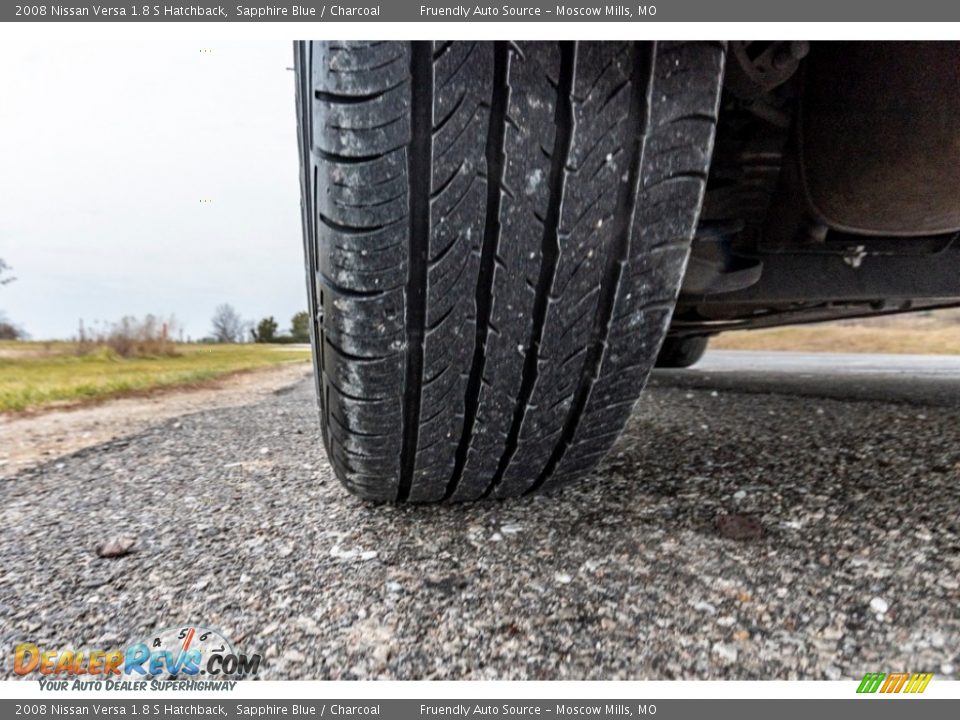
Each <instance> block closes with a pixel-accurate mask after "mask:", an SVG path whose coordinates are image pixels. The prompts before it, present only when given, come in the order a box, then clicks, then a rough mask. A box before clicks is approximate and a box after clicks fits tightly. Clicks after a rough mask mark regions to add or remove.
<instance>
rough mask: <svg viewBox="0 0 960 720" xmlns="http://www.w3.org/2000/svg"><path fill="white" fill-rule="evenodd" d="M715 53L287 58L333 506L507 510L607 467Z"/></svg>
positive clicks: (680, 214) (688, 171) (694, 153)
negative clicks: (515, 500) (516, 499)
mask: <svg viewBox="0 0 960 720" xmlns="http://www.w3.org/2000/svg"><path fill="white" fill-rule="evenodd" d="M723 50H724V49H723V46H722V45H719V44H710V43H624V42H590V43H587V42H584V43H576V42H563V43H552V42H516V43H514V42H475V43H468V42H463V43H461V42H453V43H432V42H413V43H407V42H372V43H359V42H340V41H331V42H311V43H298V44H297V45H296V47H295V56H296V57H295V59H296V70H297V87H298V97H299V102H298V116H299V124H300V143H301V163H302V189H303V207H304V236H305V246H306V258H307V275H308V288H309V299H310V305H311V310H312V313H313V319H314V323H315V328H314V334H313V344H314V357H315V363H316V370H317V373H316V375H317V381H318V393H319V398H320V407H321V422H322V429H323V438H324V444H325V446H326V450H327V454H328V456H329V458H330V461H331V464H332V465H333V468H334V470H335V472H336V474H337V476H338V477H339V478H340V480H341V481H342V482H343V483H344V485H346V487H347V488H348V489H349V490H351V491H352V492H354V493H356V494H358V495H360V496H362V497H364V498H368V499H372V500H385V501H401V502H403V501H410V502H433V501H440V500H445V499H450V500H470V499H476V498H481V497H486V496H493V497H506V496H512V495H519V494H523V493H528V492H532V491H537V490H542V489H548V488H553V487H555V486H558V485H560V484H562V483H564V482H567V481H569V480H571V479H573V478H576V477H577V476H580V475H582V474H583V473H584V472H586V471H587V470H589V469H590V468H591V467H593V466H594V465H595V464H596V463H597V462H598V461H599V460H600V458H601V457H602V456H603V455H604V454H605V453H606V452H607V450H608V449H609V447H610V446H611V444H612V443H613V441H614V440H615V439H616V437H617V435H618V434H619V432H620V430H621V429H622V427H623V425H624V423H625V422H626V420H627V418H628V416H629V414H630V411H631V408H632V407H633V404H634V401H635V400H636V399H637V397H638V395H639V393H640V390H641V388H642V386H643V384H644V382H645V380H646V377H647V375H648V373H649V371H650V369H651V367H652V366H653V363H654V360H655V357H656V352H657V348H658V347H659V346H660V341H661V339H662V337H663V334H664V332H665V329H666V327H667V325H668V323H669V320H670V315H671V313H672V310H673V306H674V304H675V300H676V295H677V291H678V287H679V283H680V280H681V276H682V273H683V269H684V264H685V262H686V259H687V255H688V251H689V245H690V240H691V237H692V234H693V231H694V228H695V225H696V221H697V216H698V212H699V209H700V204H701V201H702V198H703V192H704V183H705V178H706V173H707V169H708V165H709V159H710V154H711V150H712V146H713V134H714V126H715V121H716V113H717V106H718V102H719V90H720V84H721V76H722V68H723Z"/></svg>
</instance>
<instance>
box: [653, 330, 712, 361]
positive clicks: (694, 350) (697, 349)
mask: <svg viewBox="0 0 960 720" xmlns="http://www.w3.org/2000/svg"><path fill="white" fill-rule="evenodd" d="M708 341H709V338H708V337H707V336H706V335H698V336H693V337H668V338H667V339H666V340H664V341H663V347H661V348H660V354H659V355H657V367H658V368H688V367H690V366H691V365H696V364H697V363H698V362H700V358H702V357H703V353H704V352H706V350H707V342H708Z"/></svg>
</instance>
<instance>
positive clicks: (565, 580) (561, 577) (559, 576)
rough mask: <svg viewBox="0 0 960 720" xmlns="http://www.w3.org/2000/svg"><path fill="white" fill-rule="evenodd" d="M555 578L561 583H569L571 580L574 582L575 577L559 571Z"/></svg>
mask: <svg viewBox="0 0 960 720" xmlns="http://www.w3.org/2000/svg"><path fill="white" fill-rule="evenodd" d="M553 579H554V580H556V581H557V582H558V583H560V584H561V585H569V584H570V583H571V582H573V578H572V577H570V576H569V575H567V573H557V574H556V575H554V576H553Z"/></svg>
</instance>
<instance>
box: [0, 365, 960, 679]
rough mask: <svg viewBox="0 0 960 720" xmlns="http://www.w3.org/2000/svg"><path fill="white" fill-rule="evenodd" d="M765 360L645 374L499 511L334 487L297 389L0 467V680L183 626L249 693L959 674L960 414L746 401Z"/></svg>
mask: <svg viewBox="0 0 960 720" xmlns="http://www.w3.org/2000/svg"><path fill="white" fill-rule="evenodd" d="M738 357H739V358H741V360H742V362H743V363H745V364H746V365H748V366H750V369H749V370H748V371H731V370H730V368H729V364H730V362H732V361H733V360H735V359H736V358H738ZM823 360H824V357H823V356H820V357H819V358H818V360H817V362H822V361H823ZM781 361H782V360H777V359H773V360H769V362H767V364H766V365H765V364H764V363H765V361H764V359H763V356H762V355H761V354H758V353H743V354H732V353H722V354H720V353H712V354H708V356H707V358H706V359H705V361H704V365H703V369H701V370H695V371H690V372H668V373H658V374H657V375H656V377H655V379H654V381H653V383H652V384H651V387H650V388H649V390H648V392H647V393H646V394H645V397H644V399H643V400H642V401H641V403H640V404H639V405H638V407H637V410H636V412H635V413H634V416H633V419H632V420H631V423H630V425H629V427H628V430H627V432H626V434H625V436H624V437H623V438H622V439H621V440H620V442H619V444H618V445H617V446H616V448H615V449H614V451H613V452H612V453H611V455H610V456H609V457H608V458H607V460H606V462H605V463H604V464H603V466H602V467H601V469H600V470H599V471H598V472H597V473H595V474H594V475H592V476H590V477H588V478H585V479H584V481H583V482H581V483H580V484H579V485H577V486H575V487H572V488H569V489H567V490H564V491H562V492H559V493H556V494H554V495H552V496H542V497H532V498H525V499H522V500H520V501H507V502H486V503H481V504H474V505H461V506H446V507H403V508H401V507H394V506H374V505H370V504H366V503H364V502H362V501H359V500H356V499H354V498H352V497H350V496H348V495H347V494H346V493H345V492H344V491H343V490H342V489H341V488H340V486H339V484H338V483H337V482H336V480H335V479H334V478H333V477H332V475H331V472H330V469H329V466H328V464H327V462H326V460H325V459H324V456H323V453H322V451H321V449H320V445H319V437H318V435H319V433H318V427H317V412H316V408H315V402H314V398H313V388H312V385H311V384H310V382H309V381H301V382H300V383H298V384H297V385H295V386H292V387H291V388H289V389H286V390H284V391H280V392H278V393H276V394H273V395H271V396H270V397H268V398H267V399H265V400H264V399H258V400H257V401H256V403H255V404H252V405H248V406H245V407H231V408H223V409H217V410H210V411H204V412H200V413H197V414H192V415H187V416H183V417H180V418H171V419H168V420H163V421H161V422H160V423H159V424H158V425H156V426H154V427H152V428H149V429H147V430H145V431H143V432H140V433H139V434H136V435H132V436H129V437H126V438H122V439H119V440H116V441H113V442H110V443H107V444H104V445H99V446H96V447H92V448H88V449H85V450H82V451H80V452H78V453H76V454H74V455H71V456H66V457H61V458H58V459H55V460H51V461H49V462H47V463H46V464H43V465H41V466H38V467H36V468H34V469H31V470H26V471H22V472H20V473H19V474H16V475H8V476H6V477H3V478H2V479H0V488H2V490H0V492H2V497H0V515H2V518H0V520H2V523H3V525H2V527H3V532H2V533H0V558H2V566H0V657H2V661H0V662H2V665H0V672H2V673H3V674H4V675H8V674H10V672H11V662H10V658H11V657H12V649H13V646H14V645H15V644H16V643H18V642H23V641H31V642H37V643H40V644H43V645H46V646H50V647H53V646H57V645H60V646H65V645H72V646H78V645H86V646H100V647H104V646H108V647H113V646H116V645H124V646H125V645H126V644H127V643H129V642H131V641H136V640H139V639H141V638H143V637H145V636H148V635H149V634H150V633H152V632H153V631H154V630H158V629H160V628H164V627H168V626H171V625H178V624H181V623H188V622H189V623H200V624H205V625H209V626H214V627H220V628H222V629H223V630H224V631H226V633H227V634H229V635H230V636H232V637H233V639H234V640H235V644H236V645H237V646H238V648H239V649H241V650H243V651H244V652H247V653H253V652H260V653H263V654H264V655H265V657H266V660H265V662H266V666H265V668H264V670H263V672H262V673H261V676H262V677H264V678H266V679H285V678H406V679H416V678H446V679H457V678H473V679H525V678H529V679H560V678H573V679H581V678H583V679H615V678H626V679H644V678H646V679H663V678H712V679H722V678H737V679H754V678H755V679H772V678H780V679H792V678H801V679H805V678H811V679H813V678H828V679H841V678H849V679H853V678H856V679H859V678H860V677H862V675H863V673H864V672H866V671H868V670H869V671H876V670H880V671H893V670H911V671H921V670H923V671H932V672H935V673H937V674H938V675H946V676H954V677H955V676H956V675H957V673H958V668H960V422H958V420H960V410H958V407H960V406H958V404H957V403H952V402H949V401H948V400H944V398H943V397H937V398H933V399H931V398H930V397H929V396H928V395H927V394H926V392H925V391H923V392H921V393H920V396H919V397H915V396H914V395H912V394H911V389H910V388H911V387H922V385H917V384H916V383H913V384H912V383H911V381H910V379H909V377H907V376H905V375H903V374H898V373H895V372H892V371H891V372H888V373H883V372H880V373H879V375H880V376H882V377H884V378H886V382H888V383H890V384H889V385H888V387H894V388H895V389H896V393H893V394H892V396H893V397H896V398H897V399H898V402H896V403H891V402H884V401H882V399H883V397H885V396H884V395H883V394H882V393H881V392H880V391H879V390H877V389H876V388H874V389H873V390H872V391H871V392H872V393H873V394H871V393H867V395H866V396H864V395H862V394H858V393H854V394H853V395H852V397H851V398H843V399H841V398H842V396H838V395H837V394H836V392H837V391H836V389H835V387H834V386H835V385H836V383H835V382H833V381H832V380H831V381H830V382H828V383H826V385H828V386H829V387H830V388H833V389H829V391H827V390H823V389H819V390H818V389H817V387H818V383H820V384H821V385H823V377H820V376H818V374H817V373H816V372H813V371H811V372H809V373H806V374H807V375H809V376H810V377H808V378H807V383H806V384H804V383H801V382H796V381H795V382H793V383H791V384H780V385H777V383H772V384H770V383H768V384H767V385H764V383H766V382H767V380H769V378H767V379H766V380H765V379H764V378H765V374H767V375H769V373H771V372H774V373H775V372H776V368H774V369H771V367H773V366H775V365H776V364H777V363H778V362H781ZM717 363H720V364H721V365H722V364H724V363H727V366H728V367H727V370H728V371H727V372H720V371H718V369H717V367H716V364H717ZM801 365H802V363H801ZM834 367H835V368H836V371H835V372H833V373H830V374H828V375H829V376H830V377H833V376H836V375H837V374H841V375H842V374H843V373H844V372H845V370H844V366H843V363H834ZM711 368H712V369H711ZM798 371H799V372H801V374H802V373H803V367H800V368H799V370H798V368H797V367H793V368H791V372H792V373H794V374H796V373H797V372H798ZM732 373H733V374H732ZM735 373H741V379H746V380H750V379H752V381H753V382H754V384H753V385H751V386H750V387H749V388H748V390H749V392H745V393H744V392H738V391H735V390H734V389H733V387H734V385H735V384H733V383H731V382H730V377H732V376H733V377H735V376H736V375H735ZM857 377H859V376H857ZM854 379H856V378H854ZM937 382H942V383H945V385H949V386H951V387H952V388H953V392H954V393H956V387H957V386H958V385H960V377H957V376H956V375H954V376H952V377H946V378H943V377H941V378H939V379H938V380H937ZM854 384H855V383H854ZM773 389H779V390H780V391H782V392H785V393H789V394H780V395H777V394H770V391H771V390H773ZM824 395H826V397H825V396H824ZM878 395H879V398H878ZM0 472H2V468H0ZM120 537H128V538H130V539H133V540H135V544H134V546H133V548H132V552H131V553H130V554H128V555H125V556H123V557H117V558H101V557H98V554H97V552H96V547H97V546H98V544H100V543H101V542H102V541H104V540H108V539H115V538H120Z"/></svg>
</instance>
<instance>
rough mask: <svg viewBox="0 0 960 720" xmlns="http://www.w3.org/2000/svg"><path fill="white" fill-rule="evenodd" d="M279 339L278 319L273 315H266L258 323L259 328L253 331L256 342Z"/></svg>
mask: <svg viewBox="0 0 960 720" xmlns="http://www.w3.org/2000/svg"><path fill="white" fill-rule="evenodd" d="M276 339H277V321H276V320H274V319H273V315H271V316H270V317H265V318H264V319H263V320H261V321H260V322H259V323H257V329H256V330H254V331H253V340H254V342H259V343H269V342H274V341H275V340H276Z"/></svg>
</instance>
